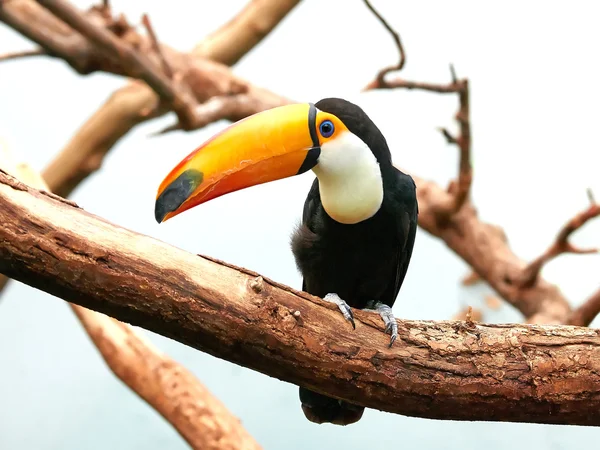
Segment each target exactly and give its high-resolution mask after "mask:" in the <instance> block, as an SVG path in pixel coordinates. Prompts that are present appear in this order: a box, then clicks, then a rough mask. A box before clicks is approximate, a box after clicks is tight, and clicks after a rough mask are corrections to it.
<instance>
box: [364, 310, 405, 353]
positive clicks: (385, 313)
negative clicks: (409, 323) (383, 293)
mask: <svg viewBox="0 0 600 450" xmlns="http://www.w3.org/2000/svg"><path fill="white" fill-rule="evenodd" d="M366 310H367V311H374V312H376V313H378V314H379V315H380V316H381V319H382V320H383V323H384V324H385V332H386V333H387V334H390V335H391V338H390V345H389V346H388V347H389V348H391V347H392V345H393V344H394V341H395V340H396V339H398V323H397V322H396V318H395V317H394V314H393V313H392V308H390V307H389V306H388V305H385V304H383V303H381V302H375V301H374V302H371V303H370V304H369V308H367V309H366Z"/></svg>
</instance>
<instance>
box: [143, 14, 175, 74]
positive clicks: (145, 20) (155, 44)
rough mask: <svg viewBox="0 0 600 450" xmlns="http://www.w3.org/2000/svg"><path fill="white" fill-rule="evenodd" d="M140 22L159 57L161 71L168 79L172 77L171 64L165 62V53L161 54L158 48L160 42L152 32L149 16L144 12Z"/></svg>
mask: <svg viewBox="0 0 600 450" xmlns="http://www.w3.org/2000/svg"><path fill="white" fill-rule="evenodd" d="M142 23H143V24H144V27H145V28H146V31H147V32H148V36H150V41H151V42H152V48H153V49H154V51H155V52H156V54H157V55H158V58H159V59H160V63H161V64H162V68H163V72H164V73H165V75H166V76H167V77H169V79H173V69H171V66H170V65H169V63H168V62H167V60H166V58H165V55H164V54H163V52H162V50H161V49H160V44H159V43H158V39H156V33H155V32H154V27H152V24H151V23H150V18H149V17H148V14H144V15H143V16H142Z"/></svg>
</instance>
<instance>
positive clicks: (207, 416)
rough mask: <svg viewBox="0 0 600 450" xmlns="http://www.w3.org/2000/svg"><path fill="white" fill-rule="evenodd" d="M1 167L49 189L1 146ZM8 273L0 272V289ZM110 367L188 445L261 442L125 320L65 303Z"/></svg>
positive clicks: (231, 449)
mask: <svg viewBox="0 0 600 450" xmlns="http://www.w3.org/2000/svg"><path fill="white" fill-rule="evenodd" d="M0 168H3V169H5V170H6V171H7V172H9V173H11V174H12V175H15V176H16V177H18V178H19V179H20V180H21V181H23V182H25V183H26V184H27V185H29V186H32V187H35V188H38V189H42V190H46V191H47V190H48V187H47V186H46V184H45V183H44V181H43V180H42V179H41V176H40V175H39V174H38V173H36V172H35V171H34V170H33V169H31V167H30V166H29V165H28V164H25V163H22V162H17V161H16V159H15V158H14V156H13V155H12V154H11V153H10V151H9V149H8V148H7V147H4V148H2V147H1V146H0ZM7 280H8V278H6V277H5V276H4V275H0V289H2V286H3V284H5V283H6V281H7ZM69 306H70V307H71V308H72V310H73V312H74V313H75V315H76V316H77V318H78V319H79V321H80V322H81V324H82V325H83V327H84V329H85V331H86V332H87V334H88V335H89V337H90V339H91V340H92V342H93V343H94V345H95V346H96V347H97V348H98V351H99V352H100V354H101V355H102V358H104V361H105V362H106V364H107V365H108V367H109V368H110V369H111V370H112V371H113V373H114V374H115V375H116V376H117V377H118V378H119V379H120V380H121V381H123V383H125V384H126V385H127V386H129V387H130V388H131V389H132V390H133V392H135V393H136V394H137V395H139V396H140V397H141V398H142V399H144V400H145V401H146V402H147V403H148V404H149V405H150V406H152V407H153V408H154V409H156V411H158V413H159V414H161V415H162V416H163V417H164V418H165V419H166V420H167V421H168V422H169V423H171V424H172V425H173V427H174V428H175V429H176V430H177V431H178V432H179V434H180V435H181V436H182V437H183V438H184V439H185V440H186V441H187V442H188V444H189V445H190V447H191V448H193V449H213V450H221V449H227V450H241V449H244V450H246V449H247V450H252V449H256V450H257V449H259V448H260V446H259V445H258V444H257V443H256V441H255V440H254V439H253V438H252V436H250V435H249V434H248V432H247V431H246V430H245V429H244V428H243V427H242V425H241V424H240V421H239V419H238V418H237V417H234V416H233V415H232V414H231V413H230V412H229V411H228V410H227V409H226V408H225V406H224V405H223V404H222V403H221V402H220V401H219V400H218V399H217V398H215V397H214V396H213V395H212V394H211V393H210V392H209V391H208V390H207V389H206V388H205V387H204V386H203V385H202V384H201V383H200V382H199V381H198V380H197V379H196V378H195V377H194V376H193V374H192V373H190V372H189V371H188V370H187V369H185V368H184V367H183V366H181V365H180V364H178V363H177V362H176V361H174V360H172V359H171V358H169V357H168V356H167V355H165V354H163V353H162V352H161V351H159V350H158V349H157V348H156V347H154V345H152V344H151V343H150V342H149V341H147V340H146V339H145V338H144V337H143V336H142V335H141V334H140V333H138V332H137V331H136V330H135V329H134V328H133V327H131V326H130V325H127V324H124V323H121V322H119V321H117V320H115V319H113V318H111V317H108V316H106V315H104V314H100V313H97V312H95V311H91V310H89V309H86V308H84V307H82V306H79V305H76V304H73V303H69Z"/></svg>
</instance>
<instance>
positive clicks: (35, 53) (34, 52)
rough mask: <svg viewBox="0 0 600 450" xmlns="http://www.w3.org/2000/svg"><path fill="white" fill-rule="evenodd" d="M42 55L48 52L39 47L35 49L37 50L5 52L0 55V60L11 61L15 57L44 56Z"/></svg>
mask: <svg viewBox="0 0 600 450" xmlns="http://www.w3.org/2000/svg"><path fill="white" fill-rule="evenodd" d="M44 55H48V52H46V50H44V49H41V48H40V49H37V50H23V51H21V52H11V53H5V54H3V55H0V62H4V61H11V60H15V59H24V58H30V57H32V56H44Z"/></svg>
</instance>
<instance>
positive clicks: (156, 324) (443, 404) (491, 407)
mask: <svg viewBox="0 0 600 450" xmlns="http://www.w3.org/2000/svg"><path fill="white" fill-rule="evenodd" d="M0 221H2V223H3V227H1V228H0V242H1V243H2V245H1V246H0V271H1V272H3V273H5V274H6V275H8V276H11V277H14V278H16V279H18V280H20V281H22V282H24V283H26V284H29V285H31V286H34V287H37V288H39V289H43V290H45V291H47V292H49V293H51V294H53V295H57V296H59V297H61V298H64V299H65V300H67V301H71V302H73V303H77V304H80V305H82V306H84V307H87V308H90V309H94V310H97V311H102V312H104V313H106V314H109V315H111V316H113V317H115V318H118V319H119V320H122V321H126V322H131V323H132V324H135V325H139V326H142V327H144V328H147V329H149V330H152V331H154V332H157V333H160V334H162V335H164V336H167V337H170V338H172V339H176V340H178V341H180V342H182V343H184V344H186V345H189V346H192V347H194V348H196V349H199V350H201V351H205V352H207V353H210V354H212V355H214V356H218V357H220V358H223V359H226V360H228V361H232V362H234V363H237V364H240V365H242V366H245V367H249V368H251V369H254V370H257V371H259V372H262V373H265V374H268V375H270V376H273V377H276V378H279V379H281V380H284V381H288V382H291V383H294V384H298V385H301V386H306V387H308V388H310V389H313V390H316V391H318V392H322V393H325V394H327V395H331V396H334V397H337V398H342V399H345V400H348V401H351V402H354V403H357V404H361V405H364V406H366V407H370V408H377V409H381V410H383V411H389V412H393V413H398V414H405V415H411V416H419V417H430V418H438V419H456V420H496V421H512V422H536V423H563V424H581V425H599V424H600V375H599V374H600V337H599V336H598V333H597V332H596V330H591V329H588V328H578V327H562V326H531V325H483V324H475V323H472V322H429V321H420V322H419V321H400V322H399V339H398V341H397V342H396V345H395V346H394V347H393V348H392V349H388V348H387V337H386V335H385V333H383V328H382V326H381V321H380V319H379V317H378V315H377V314H374V313H369V312H365V311H356V314H355V318H356V330H352V328H351V327H349V326H348V325H347V324H346V323H345V321H344V319H343V318H342V316H341V315H340V314H339V313H338V311H336V308H335V305H330V304H328V303H327V302H324V301H322V300H321V299H318V298H316V297H313V296H311V295H308V294H306V293H302V292H297V291H294V290H293V289H291V288H289V287H286V286H283V285H280V284H277V283H275V282H273V281H271V280H268V279H266V278H260V283H258V284H256V281H255V280H257V278H258V275H257V274H255V273H252V272H250V271H247V270H244V269H239V268H235V267H232V266H229V265H227V264H225V263H221V262H217V261H214V260H211V259H208V258H206V257H201V256H195V255H192V254H189V253H187V252H185V251H183V250H181V249H178V248H175V247H172V246H170V245H167V244H165V243H162V242H160V241H158V240H156V239H152V238H150V237H147V236H143V235H140V234H137V233H135V232H132V231H129V230H126V229H123V228H120V227H117V226H115V225H112V224H110V223H108V222H106V221H104V220H102V219H100V218H97V217H95V216H93V215H92V214H89V213H86V212H85V211H83V210H81V209H79V208H78V207H77V206H74V205H73V204H72V203H71V202H67V201H65V200H64V199H61V198H59V197H56V196H53V195H52V194H48V193H43V192H39V191H36V190H33V189H31V188H28V187H27V186H25V185H23V184H22V183H19V182H18V181H16V180H15V179H13V178H12V177H10V176H7V175H6V174H4V173H0ZM92 236H93V239H92V238H91V237H92ZM253 282H254V284H253ZM565 368H568V369H569V370H568V371H565Z"/></svg>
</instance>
